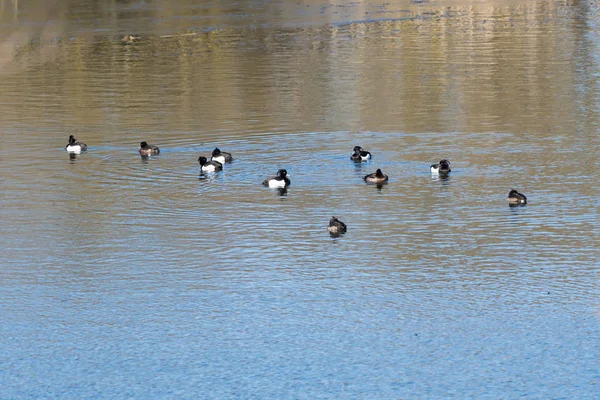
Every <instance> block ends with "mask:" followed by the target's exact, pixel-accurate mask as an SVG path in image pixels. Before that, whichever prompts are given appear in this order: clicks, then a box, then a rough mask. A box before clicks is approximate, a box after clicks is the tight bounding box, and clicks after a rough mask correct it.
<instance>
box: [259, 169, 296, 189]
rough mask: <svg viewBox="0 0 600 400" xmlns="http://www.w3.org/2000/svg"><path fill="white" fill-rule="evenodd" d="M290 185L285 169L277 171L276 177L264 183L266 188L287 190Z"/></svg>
mask: <svg viewBox="0 0 600 400" xmlns="http://www.w3.org/2000/svg"><path fill="white" fill-rule="evenodd" d="M290 184H291V182H290V179H289V178H288V174H287V171H286V170H285V169H280V170H279V171H277V175H276V176H274V177H272V178H268V179H265V181H264V182H263V185H264V186H268V187H270V188H286V187H288V186H290Z"/></svg>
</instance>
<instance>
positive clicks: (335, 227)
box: [327, 217, 346, 235]
mask: <svg viewBox="0 0 600 400" xmlns="http://www.w3.org/2000/svg"><path fill="white" fill-rule="evenodd" d="M327 230H328V231H329V233H331V234H332V235H340V234H342V233H346V224H345V223H343V222H342V221H340V220H339V219H337V218H336V217H331V219H330V220H329V226H328V227H327Z"/></svg>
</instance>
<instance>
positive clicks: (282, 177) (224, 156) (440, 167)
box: [65, 135, 527, 236]
mask: <svg viewBox="0 0 600 400" xmlns="http://www.w3.org/2000/svg"><path fill="white" fill-rule="evenodd" d="M87 148H88V147H87V145H86V144H85V143H82V142H78V141H77V139H75V137H74V136H73V135H70V136H69V143H68V144H67V146H66V147H65V150H66V151H67V152H69V154H70V155H77V154H80V153H81V152H84V151H87ZM138 152H139V153H140V156H142V157H144V158H147V157H150V156H156V155H158V154H160V149H159V148H158V147H157V146H154V145H151V144H148V143H147V142H141V143H140V148H139V149H138ZM371 158H372V156H371V153H370V152H368V151H366V150H365V149H363V148H362V147H360V146H355V147H354V150H353V153H352V155H351V156H350V159H351V160H352V161H354V162H359V163H360V162H363V161H369V160H371ZM232 161H233V157H232V156H231V153H227V152H224V151H221V150H220V149H219V148H218V147H217V148H215V149H214V150H213V152H212V156H211V158H210V160H209V159H207V158H206V157H204V156H200V157H198V163H199V164H200V171H201V172H217V171H221V170H222V169H223V164H230V163H231V162H232ZM430 171H431V174H432V175H436V176H440V177H444V176H446V177H447V176H448V174H449V173H450V172H451V171H452V170H451V169H450V162H449V161H448V160H441V161H440V162H439V163H437V164H433V165H431V167H430ZM363 179H364V181H365V182H367V183H372V184H376V185H378V186H381V185H383V184H386V183H387V181H388V176H387V175H386V174H384V173H383V172H382V171H381V169H379V168H378V169H377V171H375V172H374V173H372V174H369V175H366V176H365V177H364V178H363ZM262 184H263V185H264V186H267V187H270V188H277V189H285V188H287V187H288V186H289V185H290V184H291V182H290V178H288V176H287V171H286V170H285V169H280V170H279V171H277V175H275V176H274V177H272V178H268V179H265V180H264V181H263V183H262ZM506 200H507V201H508V204H509V205H510V206H524V205H525V204H527V197H525V195H524V194H522V193H519V192H518V191H516V190H515V189H511V191H510V192H509V193H508V197H507V198H506ZM327 230H328V231H329V233H330V234H331V235H332V236H339V235H342V234H344V233H346V230H347V227H346V224H345V223H343V222H342V221H340V220H339V219H337V218H336V217H331V219H330V220H329V226H328V227H327Z"/></svg>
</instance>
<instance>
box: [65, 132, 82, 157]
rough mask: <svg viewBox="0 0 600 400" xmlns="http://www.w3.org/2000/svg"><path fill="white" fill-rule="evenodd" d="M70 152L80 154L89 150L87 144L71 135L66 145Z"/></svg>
mask: <svg viewBox="0 0 600 400" xmlns="http://www.w3.org/2000/svg"><path fill="white" fill-rule="evenodd" d="M65 150H67V151H68V152H69V153H76V154H79V153H81V152H82V151H87V144H85V143H81V142H78V141H77V139H75V137H74V136H73V135H70V136H69V144H67V146H66V147H65Z"/></svg>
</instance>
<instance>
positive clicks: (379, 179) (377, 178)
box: [364, 169, 388, 185]
mask: <svg viewBox="0 0 600 400" xmlns="http://www.w3.org/2000/svg"><path fill="white" fill-rule="evenodd" d="M364 180H365V182H367V183H377V184H379V185H381V184H383V183H386V182H387V181H388V176H387V175H386V174H384V173H383V172H381V170H380V169H377V171H375V172H374V173H372V174H369V175H367V176H365V177H364Z"/></svg>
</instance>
